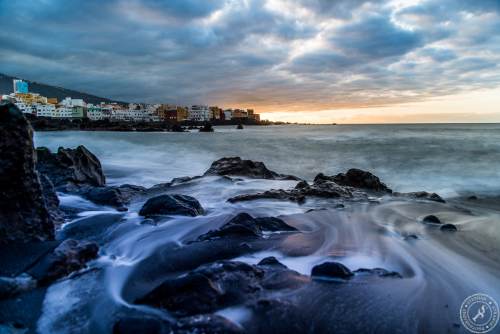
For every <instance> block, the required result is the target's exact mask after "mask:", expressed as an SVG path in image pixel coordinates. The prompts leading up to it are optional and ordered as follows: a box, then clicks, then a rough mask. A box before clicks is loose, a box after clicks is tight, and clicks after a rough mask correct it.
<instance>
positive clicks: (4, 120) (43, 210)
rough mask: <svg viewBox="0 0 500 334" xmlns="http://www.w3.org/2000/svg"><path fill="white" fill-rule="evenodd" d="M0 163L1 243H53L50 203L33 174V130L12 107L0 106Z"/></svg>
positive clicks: (1, 104)
mask: <svg viewBox="0 0 500 334" xmlns="http://www.w3.org/2000/svg"><path fill="white" fill-rule="evenodd" d="M0 162H1V163H0V185H1V186H0V243H8V242H17V241H21V242H29V241H33V240H51V239H53V238H54V222H53V219H52V217H51V215H50V213H49V208H48V207H47V204H49V205H50V204H51V203H50V201H51V199H50V198H47V199H46V198H45V196H44V189H43V188H42V185H41V182H40V179H39V176H38V173H37V172H36V170H35V158H34V155H33V130H32V128H31V126H30V125H29V123H28V121H27V120H26V118H25V117H24V116H23V114H22V113H21V111H20V110H19V109H18V108H17V107H16V106H15V105H14V104H12V103H7V104H4V103H0ZM49 192H50V189H46V194H45V195H48V193H49ZM51 196H52V195H51Z"/></svg>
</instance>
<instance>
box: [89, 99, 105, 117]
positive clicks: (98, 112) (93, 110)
mask: <svg viewBox="0 0 500 334" xmlns="http://www.w3.org/2000/svg"><path fill="white" fill-rule="evenodd" d="M87 117H88V118H89V119H90V120H91V121H102V120H103V119H105V118H107V117H106V115H105V114H104V113H103V112H102V108H101V106H96V105H93V104H90V103H88V104H87Z"/></svg>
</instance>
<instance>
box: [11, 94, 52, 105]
mask: <svg viewBox="0 0 500 334" xmlns="http://www.w3.org/2000/svg"><path fill="white" fill-rule="evenodd" d="M15 95H16V98H17V99H19V101H22V102H23V103H25V104H34V103H45V104H46V103H47V98H46V97H45V96H41V95H40V94H35V93H16V94H15Z"/></svg>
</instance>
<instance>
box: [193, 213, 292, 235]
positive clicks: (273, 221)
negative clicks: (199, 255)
mask: <svg viewBox="0 0 500 334" xmlns="http://www.w3.org/2000/svg"><path fill="white" fill-rule="evenodd" d="M277 231H287V232H292V231H297V229H296V228H295V227H292V226H290V225H288V224H287V223H285V222H284V221H283V220H281V219H279V218H275V217H262V218H253V217H252V216H250V215H249V214H248V213H244V212H243V213H239V214H237V215H236V216H234V217H233V218H232V219H231V220H230V221H228V222H227V223H226V224H224V225H223V226H222V227H221V228H219V229H217V230H212V231H209V232H207V233H205V234H203V235H201V236H199V237H198V239H197V240H198V241H203V240H212V239H217V238H224V237H255V238H258V237H261V236H262V234H263V232H277Z"/></svg>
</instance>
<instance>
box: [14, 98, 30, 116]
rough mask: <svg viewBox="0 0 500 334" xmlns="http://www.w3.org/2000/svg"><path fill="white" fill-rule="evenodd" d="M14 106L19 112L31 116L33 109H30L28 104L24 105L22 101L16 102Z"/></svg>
mask: <svg viewBox="0 0 500 334" xmlns="http://www.w3.org/2000/svg"><path fill="white" fill-rule="evenodd" d="M14 104H15V105H16V107H18V108H19V110H21V111H22V112H23V113H24V114H32V113H33V109H32V108H31V105H30V104H27V103H24V102H23V101H20V100H17V101H16V102H14Z"/></svg>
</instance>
